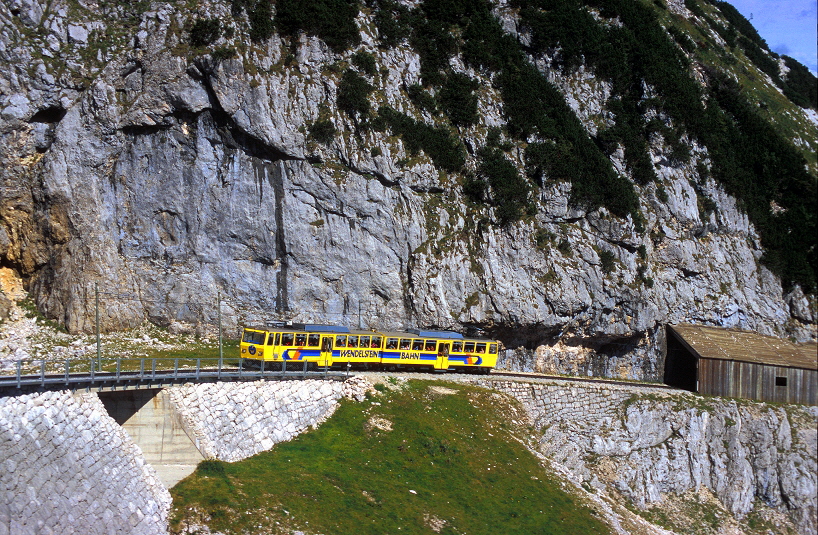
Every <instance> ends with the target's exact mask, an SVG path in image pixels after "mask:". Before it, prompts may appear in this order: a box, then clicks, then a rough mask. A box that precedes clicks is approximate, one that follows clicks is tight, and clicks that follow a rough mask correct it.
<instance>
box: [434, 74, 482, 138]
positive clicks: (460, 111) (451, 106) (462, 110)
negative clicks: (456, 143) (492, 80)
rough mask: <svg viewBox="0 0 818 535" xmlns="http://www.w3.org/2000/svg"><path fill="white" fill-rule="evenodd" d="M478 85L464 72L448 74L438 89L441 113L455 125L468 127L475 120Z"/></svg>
mask: <svg viewBox="0 0 818 535" xmlns="http://www.w3.org/2000/svg"><path fill="white" fill-rule="evenodd" d="M479 86H480V84H478V83H477V81H476V80H472V79H471V78H469V77H468V76H466V75H465V74H457V73H456V74H450V75H449V76H447V77H446V81H445V82H444V84H443V88H442V89H441V90H440V95H439V97H438V101H439V102H440V107H441V109H442V110H443V113H445V114H446V116H448V117H449V120H450V121H451V122H452V124H453V125H455V126H463V127H468V126H471V125H473V124H474V123H476V122H477V120H478V118H479V116H478V113H477V95H475V94H474V91H475V90H476V89H477V88H478V87H479Z"/></svg>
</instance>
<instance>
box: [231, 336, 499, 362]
mask: <svg viewBox="0 0 818 535" xmlns="http://www.w3.org/2000/svg"><path fill="white" fill-rule="evenodd" d="M239 350H240V352H241V353H240V356H241V358H242V359H244V360H246V361H250V362H251V363H253V364H257V365H260V364H261V362H262V361H263V362H264V363H265V368H269V367H270V365H268V364H266V363H268V362H274V363H281V362H299V363H303V362H307V363H308V366H309V367H311V368H323V367H325V366H329V367H333V366H336V367H337V366H342V367H344V368H346V367H347V366H348V365H349V366H355V367H367V368H369V367H373V368H379V367H383V368H425V369H433V370H439V371H445V370H459V371H468V372H476V373H484V374H486V373H489V372H490V371H491V369H492V368H493V367H494V366H496V365H497V356H498V351H499V342H497V341H496V340H487V339H482V338H466V337H464V336H463V335H462V334H460V333H456V332H452V331H425V330H420V329H410V330H408V331H405V332H377V331H356V330H350V329H349V328H348V327H342V326H337V325H318V324H294V325H289V326H280V327H248V328H245V329H244V333H243V335H242V338H241V342H240V344H239Z"/></svg>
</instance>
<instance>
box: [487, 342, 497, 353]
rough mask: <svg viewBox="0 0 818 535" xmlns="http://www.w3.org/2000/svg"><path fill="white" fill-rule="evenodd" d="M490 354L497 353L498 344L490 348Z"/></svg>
mask: <svg viewBox="0 0 818 535" xmlns="http://www.w3.org/2000/svg"><path fill="white" fill-rule="evenodd" d="M489 353H492V354H494V353H497V344H491V345H490V346H489Z"/></svg>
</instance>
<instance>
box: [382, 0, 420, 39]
mask: <svg viewBox="0 0 818 535" xmlns="http://www.w3.org/2000/svg"><path fill="white" fill-rule="evenodd" d="M409 18H410V17H409V8H407V7H406V6H404V5H403V4H399V3H398V2H395V1H394V0H385V1H383V2H380V3H379V5H378V10H377V11H376V12H375V27H376V28H378V39H379V40H380V42H381V45H383V46H384V47H386V48H394V47H396V46H398V45H399V44H401V43H402V42H403V41H404V40H406V39H408V38H409V36H410V35H411V33H412V28H411V26H410V25H409Z"/></svg>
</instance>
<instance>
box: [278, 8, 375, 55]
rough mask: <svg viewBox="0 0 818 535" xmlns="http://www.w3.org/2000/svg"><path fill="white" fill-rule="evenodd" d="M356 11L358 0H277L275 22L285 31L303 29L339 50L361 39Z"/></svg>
mask: <svg viewBox="0 0 818 535" xmlns="http://www.w3.org/2000/svg"><path fill="white" fill-rule="evenodd" d="M358 11H359V5H358V2H357V0H277V2H276V16H275V24H276V26H277V27H278V29H279V31H280V32H281V33H283V34H285V35H290V36H293V37H295V36H297V35H298V34H299V33H301V32H304V33H306V34H308V35H314V36H316V37H318V38H319V39H321V40H322V41H324V42H325V43H326V44H327V46H329V47H330V48H331V49H333V50H334V51H336V52H342V51H344V50H346V49H347V48H350V47H353V46H356V45H358V44H359V43H360V42H361V33H360V30H359V29H358V25H357V24H356V23H355V17H357V16H358Z"/></svg>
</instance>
